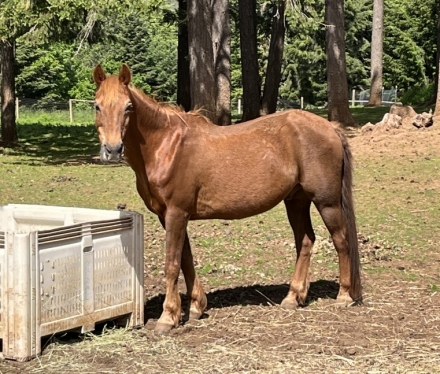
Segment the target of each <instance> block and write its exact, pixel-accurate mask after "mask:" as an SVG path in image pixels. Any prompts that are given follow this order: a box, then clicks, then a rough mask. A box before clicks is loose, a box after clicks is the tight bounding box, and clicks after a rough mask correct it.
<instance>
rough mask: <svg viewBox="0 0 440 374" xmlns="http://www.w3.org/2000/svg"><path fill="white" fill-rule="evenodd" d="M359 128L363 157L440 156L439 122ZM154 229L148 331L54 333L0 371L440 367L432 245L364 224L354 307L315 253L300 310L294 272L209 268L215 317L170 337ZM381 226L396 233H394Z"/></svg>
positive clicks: (199, 230) (198, 253)
mask: <svg viewBox="0 0 440 374" xmlns="http://www.w3.org/2000/svg"><path fill="white" fill-rule="evenodd" d="M349 135H350V143H351V145H352V149H353V152H354V155H355V157H356V158H363V159H370V160H371V159H375V160H381V159H384V158H392V157H397V158H398V157H416V158H417V159H418V158H420V159H422V158H431V159H433V158H434V159H437V160H438V159H439V158H440V125H437V126H435V125H434V126H433V127H431V128H429V129H423V130H416V129H415V128H414V129H411V128H406V129H393V130H391V131H387V132H383V133H382V132H377V133H376V132H375V133H374V134H373V133H371V134H370V133H367V134H361V133H360V130H359V129H351V130H349ZM432 173H433V175H432V179H433V182H432V183H433V186H434V187H433V189H434V190H435V193H436V194H438V192H439V189H440V183H439V182H440V178H439V175H438V169H436V168H433V170H432ZM436 173H437V175H435V174H436ZM420 224H421V225H423V223H420ZM220 225H221V223H220ZM205 228H206V226H203V227H202V226H197V225H195V226H194V229H193V232H192V235H193V236H195V237H197V236H201V235H203V234H204V230H205ZM227 229H228V228H227V227H226V228H223V229H222V230H227ZM219 230H220V229H219ZM439 231H440V229H439ZM145 235H146V238H145V239H146V242H147V243H148V245H149V248H150V251H149V252H148V253H147V255H146V263H145V290H146V300H147V301H146V305H145V313H146V317H145V319H146V324H145V327H144V328H142V329H139V330H135V331H124V332H123V334H122V335H121V337H119V335H118V334H119V333H118V332H109V333H108V334H106V333H102V335H100V334H98V337H96V338H90V337H88V338H84V337H78V336H73V335H69V334H65V335H64V336H60V337H57V338H52V339H51V340H50V341H48V342H47V345H46V348H45V351H44V352H43V355H42V356H41V357H40V358H38V359H36V360H33V361H31V362H30V363H18V362H10V361H7V362H5V361H3V362H0V372H1V373H21V372H26V373H63V372H64V373H67V372H69V373H70V372H72V373H73V372H75V373H76V372H77V373H80V372H81V373H202V372H203V373H293V372H297V373H355V372H356V373H436V372H440V293H438V292H437V291H438V286H440V276H439V271H438V269H439V267H440V253H439V252H433V253H430V255H429V261H424V262H421V260H420V259H418V255H417V253H416V254H415V255H413V256H410V255H408V256H394V255H393V252H387V251H386V248H385V249H383V248H381V245H379V244H378V243H376V242H374V241H372V240H369V238H367V237H366V236H364V235H363V234H362V233H360V234H359V242H360V252H361V257H362V260H361V261H362V265H363V267H364V268H365V269H364V271H363V284H364V305H363V306H356V307H349V308H345V307H344V308H341V307H338V306H335V304H334V300H333V299H334V298H335V297H336V295H337V292H338V284H337V281H338V269H337V267H336V266H328V263H327V262H326V260H325V259H324V260H323V261H322V262H319V261H318V262H316V261H314V260H313V259H312V266H313V271H312V276H311V280H312V283H311V286H310V292H309V297H308V300H307V305H306V306H305V307H303V308H300V309H298V310H296V311H286V310H283V309H281V308H280V307H279V303H280V302H281V300H282V298H283V297H284V296H285V295H286V292H287V289H288V284H287V282H288V280H289V279H288V272H287V269H282V271H281V269H280V271H279V272H278V273H277V272H275V273H274V274H273V275H271V276H270V277H263V276H260V275H259V274H257V273H255V272H250V273H249V274H248V275H244V276H243V277H241V278H234V276H231V277H230V282H229V284H228V285H227V286H225V285H224V284H223V285H220V286H218V285H215V284H213V282H212V278H215V277H217V278H218V277H219V276H220V273H221V272H223V274H224V276H225V277H226V276H228V275H230V274H231V273H233V271H231V268H229V270H228V271H229V272H228V271H226V270H225V269H210V270H207V269H206V268H203V269H205V270H206V271H205V272H204V273H203V275H202V280H203V283H204V284H205V285H206V284H207V286H206V291H207V294H208V301H209V305H208V309H207V311H206V314H205V316H204V318H203V319H201V320H200V321H191V322H185V323H184V324H182V326H180V327H179V328H177V329H175V330H173V331H172V332H171V334H170V336H166V337H162V336H156V335H155V334H154V332H153V328H154V323H155V321H156V320H157V319H158V317H159V316H160V313H161V308H162V303H163V297H164V287H163V286H164V283H163V273H162V272H161V270H162V268H161V261H163V258H161V257H160V256H161V255H160V254H157V256H156V255H153V253H156V251H157V253H159V252H160V251H162V248H163V241H162V239H161V237H162V235H161V236H160V238H159V237H158V233H157V232H156V231H155V230H148V231H146V233H145ZM381 235H382V236H384V237H386V235H387V232H386V231H384V232H382V233H381ZM436 235H437V236H434V238H438V234H436ZM193 239H194V238H193ZM283 240H284V239H283V238H281V239H280V243H281V242H282V241H283ZM325 241H326V239H322V241H321V244H319V243H317V246H318V247H320V248H318V249H322V248H323V247H325V246H326V245H327V244H326V242H325ZM271 243H272V242H271ZM264 245H265V244H263V247H264ZM270 245H272V244H270ZM280 246H281V247H282V244H281V245H280ZM268 249H270V248H268ZM318 249H315V251H317V250H318ZM413 250H414V251H416V250H417V249H416V248H413ZM276 251H277V250H274V251H267V252H266V257H263V259H265V260H267V261H268V262H270V261H273V260H274V259H276V256H277V252H276ZM194 252H195V258H196V259H198V260H200V262H203V261H202V260H203V254H202V248H197V247H196V248H194ZM154 256H156V257H154ZM332 258H333V257H332ZM419 260H420V261H419ZM253 264H254V261H253V260H252V261H251V258H250V257H249V261H248V263H246V258H244V259H243V258H242V259H241V260H240V264H239V265H237V267H238V266H240V268H244V272H243V273H246V269H247V266H248V267H249V269H251V268H252V266H253ZM200 266H201V265H200ZM199 269H200V268H199ZM232 270H233V269H232ZM181 283H182V284H181V291H182V294H183V293H184V291H185V288H184V285H183V281H182V282H181ZM210 283H211V285H210ZM224 283H225V282H224ZM182 296H183V304H184V306H185V305H186V298H185V296H184V295H182ZM119 330H120V329H119Z"/></svg>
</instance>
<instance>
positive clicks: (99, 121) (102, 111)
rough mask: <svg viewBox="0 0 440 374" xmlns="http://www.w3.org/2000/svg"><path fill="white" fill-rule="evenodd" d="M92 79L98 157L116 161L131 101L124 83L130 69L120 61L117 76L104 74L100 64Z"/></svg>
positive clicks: (128, 79)
mask: <svg viewBox="0 0 440 374" xmlns="http://www.w3.org/2000/svg"><path fill="white" fill-rule="evenodd" d="M93 80H94V81H95V83H96V86H97V88H98V89H97V91H96V95H95V109H96V116H95V125H96V129H97V130H98V134H99V140H100V142H101V152H100V156H101V161H102V162H117V161H119V160H120V159H121V156H122V153H123V151H124V144H123V139H124V134H125V131H126V129H127V125H128V121H129V117H130V113H131V111H132V109H133V105H132V103H131V100H130V94H129V89H128V84H129V83H130V81H131V72H130V69H129V68H128V66H127V65H125V64H123V65H122V67H121V70H120V71H119V75H118V76H110V77H106V75H105V72H104V70H103V69H102V66H101V65H97V66H96V67H95V69H94V70H93Z"/></svg>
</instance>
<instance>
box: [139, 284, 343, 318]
mask: <svg viewBox="0 0 440 374" xmlns="http://www.w3.org/2000/svg"><path fill="white" fill-rule="evenodd" d="M288 290H289V285H288V284H286V283H284V284H276V285H253V286H242V287H234V288H226V289H221V290H217V291H214V292H210V293H208V294H207V295H206V296H207V298H208V308H207V311H209V310H210V309H213V308H226V307H231V306H237V305H241V306H248V305H268V304H272V305H274V304H275V305H276V304H280V303H281V301H282V300H283V299H284V297H286V295H287V292H288ZM338 292H339V284H338V283H337V282H334V281H327V280H318V281H316V282H311V283H310V289H309V293H308V296H307V299H306V306H307V305H308V304H310V303H312V302H314V301H317V300H318V299H320V298H322V299H324V298H331V299H336V297H337V295H338ZM181 297H182V308H183V310H186V309H187V308H188V298H187V296H186V295H181ZM164 300H165V295H163V294H160V295H157V296H154V297H152V298H150V299H149V300H147V302H146V303H145V310H144V311H145V323H147V322H148V321H149V320H150V319H152V320H155V319H158V318H159V317H160V315H161V313H162V305H163V302H164Z"/></svg>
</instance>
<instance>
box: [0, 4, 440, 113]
mask: <svg viewBox="0 0 440 374" xmlns="http://www.w3.org/2000/svg"><path fill="white" fill-rule="evenodd" d="M237 4H238V3H237V0H231V2H230V11H231V15H230V18H231V68H232V69H231V98H232V100H233V101H234V102H236V101H237V99H238V98H241V97H242V89H241V66H240V63H241V61H240V38H239V29H238V26H239V19H238V10H237ZM272 6H273V1H266V0H259V1H258V2H257V20H258V28H257V31H258V46H259V50H258V53H259V64H260V79H261V83H262V84H263V82H264V74H265V70H266V64H267V57H268V56H267V53H268V47H269V42H270V31H271V24H272V17H273V8H272ZM175 11H176V2H170V1H164V0H154V1H153V0H143V1H140V2H136V3H133V2H129V1H128V0H124V1H115V0H109V1H108V2H106V3H105V4H104V3H96V2H91V1H90V0H68V1H63V2H49V1H47V0H43V1H41V2H32V1H25V0H23V1H21V0H18V1H12V0H5V1H3V2H1V3H0V38H4V37H5V36H11V35H12V36H14V37H15V38H18V37H19V36H20V35H25V36H24V37H20V38H18V39H17V60H18V71H17V72H18V77H17V93H18V94H19V96H27V97H33V98H41V99H45V100H61V99H63V100H64V99H67V98H80V99H91V98H93V96H94V92H95V85H94V83H93V81H92V79H91V74H92V70H93V68H94V66H95V65H96V64H97V63H102V64H103V66H104V68H105V69H106V71H107V72H109V73H117V71H118V70H119V68H120V66H121V63H122V62H125V63H127V64H128V65H129V66H130V67H131V68H132V71H133V83H134V84H135V85H136V86H137V87H139V88H142V89H143V90H144V91H145V92H147V93H148V94H150V95H153V96H155V97H157V98H158V99H159V100H168V101H174V100H175V98H176V84H177V20H176V16H175ZM437 14H438V5H437V3H436V2H435V1H434V0H427V1H426V2H423V3H420V2H418V1H416V0H390V1H388V2H386V3H385V17H384V63H383V85H384V87H385V88H389V87H394V86H397V87H398V88H399V90H403V91H406V90H410V89H411V88H412V87H414V86H416V87H417V88H414V90H410V92H409V93H408V95H407V96H408V97H410V98H409V99H408V100H409V101H411V102H413V103H414V102H420V101H421V100H423V99H422V97H425V96H426V95H428V92H430V91H429V89H425V88H423V87H427V86H429V84H430V83H432V81H433V77H434V72H435V55H436V21H437V19H436V17H437ZM87 20H89V21H90V20H94V21H96V24H95V26H94V28H93V30H92V32H91V33H90V35H89V36H88V38H85V36H86V34H85V33H84V32H80V31H81V30H83V31H84V30H85V28H84V25H85V24H86V21H87ZM323 20H324V3H323V2H322V1H318V0H303V1H301V2H288V4H287V9H286V38H285V47H284V48H285V49H284V56H285V57H284V62H283V71H282V81H281V84H280V89H279V95H280V97H281V98H282V99H284V100H288V101H294V102H297V103H298V102H299V100H300V98H301V97H303V98H304V100H305V102H306V104H309V105H322V104H323V103H324V102H325V101H327V92H326V79H327V78H326V55H325V25H324V24H323V22H324V21H323ZM371 22H372V2H371V1H367V0H361V1H359V0H346V1H345V28H346V60H347V78H348V84H349V87H350V89H351V88H356V89H359V88H360V87H362V88H363V89H368V87H369V81H370V73H369V67H370V39H371V26H372V25H371ZM31 26H33V27H34V28H33V29H32V30H33V31H32V32H30V30H31ZM81 38H83V39H81ZM36 39H40V40H42V42H41V41H40V42H38V43H35V40H36ZM56 40H58V41H56ZM60 40H61V41H60ZM80 44H81V48H80V50H79V52H78V47H79V45H80ZM414 92H416V93H414ZM422 93H423V94H422Z"/></svg>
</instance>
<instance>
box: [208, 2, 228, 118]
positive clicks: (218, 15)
mask: <svg viewBox="0 0 440 374" xmlns="http://www.w3.org/2000/svg"><path fill="white" fill-rule="evenodd" d="M230 42H231V35H230V26H229V0H216V1H214V2H213V15H212V43H213V45H212V47H213V50H214V72H215V101H216V121H215V122H216V123H217V124H218V125H229V124H230V123H231V47H230Z"/></svg>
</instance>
